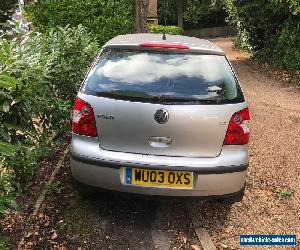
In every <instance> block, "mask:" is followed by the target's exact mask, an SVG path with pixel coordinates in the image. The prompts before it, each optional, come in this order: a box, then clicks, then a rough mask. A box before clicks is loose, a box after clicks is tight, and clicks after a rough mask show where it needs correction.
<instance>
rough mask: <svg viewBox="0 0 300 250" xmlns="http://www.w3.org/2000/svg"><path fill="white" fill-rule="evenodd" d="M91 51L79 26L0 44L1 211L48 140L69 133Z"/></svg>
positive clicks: (32, 172)
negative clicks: (79, 88)
mask: <svg viewBox="0 0 300 250" xmlns="http://www.w3.org/2000/svg"><path fill="white" fill-rule="evenodd" d="M97 50H98V46H97V43H96V42H95V41H94V40H93V39H92V36H91V35H90V33H89V32H87V31H86V29H85V28H83V27H82V26H78V27H75V28H70V27H66V28H53V29H50V30H49V31H48V32H45V33H44V34H40V33H31V34H27V35H23V36H21V37H17V38H15V39H13V40H5V39H0V196H2V197H6V198H7V199H4V200H3V202H2V203H3V204H4V205H3V204H2V205H3V206H6V205H9V204H11V202H10V203H9V202H8V200H10V197H11V195H12V193H14V192H15V190H16V189H18V190H21V189H22V188H23V187H24V186H25V185H26V183H28V182H29V181H30V180H31V179H32V177H33V176H34V175H35V172H36V167H37V165H38V161H39V159H40V158H41V157H44V156H46V155H48V154H49V152H50V149H51V148H53V145H52V147H49V146H50V145H51V143H52V142H51V141H50V142H49V141H48V138H49V136H51V135H53V134H57V135H66V134H67V133H69V132H68V131H70V128H69V123H70V121H69V120H70V119H69V117H70V110H71V105H72V101H73V98H74V97H75V95H76V91H77V89H78V86H79V84H80V83H81V81H82V80H83V78H84V75H85V73H86V71H87V68H88V66H89V65H90V63H91V61H92V59H93V58H94V56H95V54H96V52H97ZM49 143H50V145H48V144H49ZM8 176H9V177H10V179H9V180H10V181H7V180H8ZM4 177H5V178H4ZM8 183H10V185H8ZM12 183H13V184H12ZM0 208H1V200H0Z"/></svg>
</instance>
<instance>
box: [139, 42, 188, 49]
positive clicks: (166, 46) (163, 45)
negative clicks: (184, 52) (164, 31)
mask: <svg viewBox="0 0 300 250" xmlns="http://www.w3.org/2000/svg"><path fill="white" fill-rule="evenodd" d="M140 47H143V48H162V49H189V47H188V46H186V45H181V44H167V43H142V44H140Z"/></svg>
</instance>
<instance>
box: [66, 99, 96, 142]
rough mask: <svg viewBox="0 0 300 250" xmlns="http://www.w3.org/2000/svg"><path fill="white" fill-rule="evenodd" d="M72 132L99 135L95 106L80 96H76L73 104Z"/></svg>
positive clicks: (92, 135)
mask: <svg viewBox="0 0 300 250" xmlns="http://www.w3.org/2000/svg"><path fill="white" fill-rule="evenodd" d="M72 132H73V133H75V134H78V135H85V136H91V137H97V128H96V121H95V116H94V111H93V108H92V107H91V105H90V104H88V103H87V102H85V101H83V100H81V99H80V98H78V97H76V99H75V102H74V106H73V114H72Z"/></svg>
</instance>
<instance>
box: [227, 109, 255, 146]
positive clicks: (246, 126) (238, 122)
mask: <svg viewBox="0 0 300 250" xmlns="http://www.w3.org/2000/svg"><path fill="white" fill-rule="evenodd" d="M249 135H250V115H249V110H248V108H245V109H243V110H241V111H238V112H236V113H234V114H233V116H232V117H231V119H230V122H229V125H228V129H227V132H226V136H225V140H224V143H223V144H224V145H243V144H247V143H248V142H249Z"/></svg>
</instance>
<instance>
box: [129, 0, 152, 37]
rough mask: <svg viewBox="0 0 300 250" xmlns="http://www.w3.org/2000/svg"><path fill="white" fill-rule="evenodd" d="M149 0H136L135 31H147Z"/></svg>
mask: <svg viewBox="0 0 300 250" xmlns="http://www.w3.org/2000/svg"><path fill="white" fill-rule="evenodd" d="M148 5H149V0H135V8H134V24H133V33H146V32H147V31H148V28H147V14H148Z"/></svg>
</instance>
